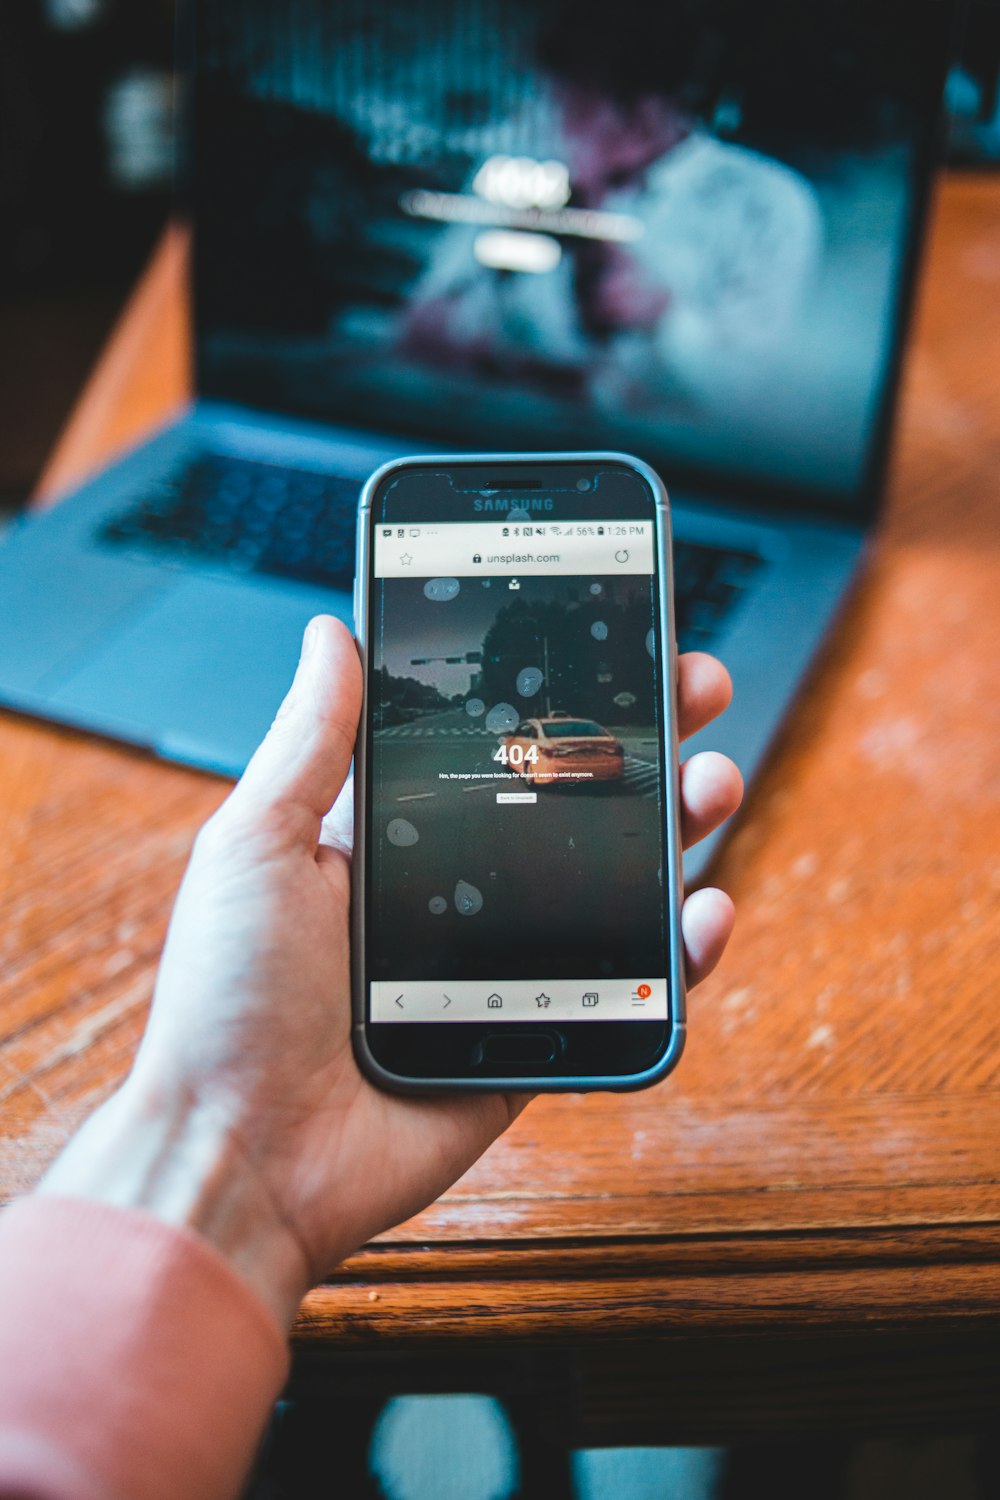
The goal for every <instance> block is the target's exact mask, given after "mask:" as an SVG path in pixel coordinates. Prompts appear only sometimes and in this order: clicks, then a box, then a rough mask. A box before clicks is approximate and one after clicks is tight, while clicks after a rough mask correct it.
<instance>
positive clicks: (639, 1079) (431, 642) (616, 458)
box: [352, 453, 685, 1092]
mask: <svg viewBox="0 0 1000 1500" xmlns="http://www.w3.org/2000/svg"><path fill="white" fill-rule="evenodd" d="M355 619H356V625H357V637H358V643H359V647H360V651H361V655H362V661H363V665H364V709H363V714H362V722H361V729H360V734H359V739H358V745H357V751H356V758H355V797H356V824H355V827H356V838H355V846H356V847H355V857H354V875H353V879H354V889H353V917H352V922H353V964H354V970H353V995H354V1043H355V1050H356V1053H357V1057H358V1060H359V1063H360V1065H361V1067H362V1068H363V1069H364V1071H365V1072H366V1073H367V1074H368V1076H369V1077H370V1078H371V1079H373V1080H374V1081H375V1082H376V1083H378V1084H379V1085H381V1086H382V1087H384V1088H386V1089H389V1090H393V1091H405V1092H430V1091H437V1090H456V1089H478V1090H487V1089H489V1090H496V1089H507V1088H517V1089H526V1090H532V1091H535V1090H574V1091H583V1090H589V1089H633V1088H642V1087H644V1086H646V1085H648V1084H651V1083H655V1082H656V1081H658V1080H659V1079H660V1078H662V1077H663V1076H664V1075H665V1074H666V1073H667V1072H669V1070H670V1069H671V1068H672V1067H673V1066H674V1065H675V1063H676V1062H677V1060H678V1058H679V1057H680V1054H681V1049H682V1047H683V1043H684V1028H685V1012H684V963H683V949H682V944H681V933H680V906H681V899H682V874H681V844H680V832H679V790H678V760H677V724H676V708H675V685H676V646H675V638H674V626H673V599H672V570H671V549H670V519H669V509H668V502H667V494H666V490H665V489H664V486H663V484H662V483H661V481H660V480H659V478H658V477H657V475H656V474H655V473H654V472H653V470H652V469H650V468H649V467H648V466H647V465H646V464H644V463H642V462H640V461H639V460H638V459H635V458H630V457H627V456H626V455H624V454H617V453H554V454H553V453H543V454H524V455H517V456H512V455H499V456H498V455H495V454H483V455H479V456H467V455H462V456H456V457H442V458H434V457H432V458H412V459H402V460H399V461H396V462H393V463H390V464H387V465H386V466H384V467H383V468H381V469H379V470H378V471H377V473H375V474H374V475H373V476H372V478H371V479H370V480H369V481H368V483H367V484H366V486H365V488H364V491H363V493H362V496H361V501H360V510H359V525H358V567H357V576H356V584H355Z"/></svg>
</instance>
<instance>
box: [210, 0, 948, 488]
mask: <svg viewBox="0 0 1000 1500" xmlns="http://www.w3.org/2000/svg"><path fill="white" fill-rule="evenodd" d="M950 13H951V7H950V6H949V5H948V4H946V3H943V0H941V3H926V0H925V3H919V4H918V3H914V0H893V3H890V0H811V3H810V4H809V5H803V4H802V3H801V0H761V3H759V4H757V5H754V6H748V5H746V4H745V0H673V3H671V0H665V3H662V4H658V5H650V4H648V3H647V0H608V3H607V4H605V5H598V4H594V3H586V0H575V3H574V0H379V3H372V0H339V3H338V4H336V5H331V4H330V3H329V0H296V3H295V4H289V3H287V0H240V4H238V5H233V4H230V3H224V0H200V5H199V6H198V9H197V23H196V24H197V73H196V148H197V149H196V153H195V158H196V186H195V193H196V215H197V235H198V257H197V280H196V287H197V307H198V355H199V384H200V388H201V393H202V394H203V395H206V396H211V397H214V398H216V399H224V400H227V401H238V402H242V403H245V404H248V405H250V406H253V407H257V408H265V409H269V410H273V411H278V412H283V413H291V414H296V415H300V416H308V417H318V418H321V419H329V420H331V421H338V422H342V423H345V424H350V425H352V426H360V427H364V428H374V429H378V430H380V431H382V432H385V433H388V434H391V435H393V436H397V437H399V438H400V440H401V442H403V443H405V439H406V437H407V436H410V435H412V436H415V437H419V438H420V439H421V440H422V441H425V442H428V441H429V442H439V443H441V444H455V445H461V446H463V447H467V448H485V449H502V450H508V449H527V450H538V449H573V448H587V449H592V448H617V449H624V450H627V451H630V452H634V453H636V454H638V455H640V456H641V457H643V458H646V459H647V460H649V461H650V462H651V463H653V464H654V466H656V467H657V468H658V469H659V470H660V471H661V472H662V473H663V474H664V475H665V477H666V478H667V480H668V482H674V481H676V478H677V477H678V476H681V477H683V478H685V479H687V481H688V482H689V483H690V482H691V481H692V480H694V481H697V480H698V479H699V478H700V479H701V480H703V481H705V482H708V481H712V482H716V483H717V482H719V481H720V480H721V481H723V483H726V482H727V481H728V486H729V488H730V489H733V490H737V489H739V487H740V486H741V485H742V486H747V485H749V486H750V487H754V486H756V487H757V488H758V489H760V487H764V488H765V489H767V490H773V492H774V494H775V496H776V497H780V496H781V495H782V494H783V493H784V494H789V493H795V494H797V495H799V496H801V495H803V493H805V494H812V495H813V496H815V497H816V499H817V500H819V499H822V500H823V501H825V502H827V503H830V502H832V503H833V504H834V505H836V506H840V507H843V509H844V510H845V512H851V513H857V512H859V511H861V510H863V509H864V508H865V505H866V504H867V503H868V502H869V501H870V499H871V493H872V486H873V477H874V476H875V475H876V472H877V469H878V459H879V453H880V449H881V439H882V436H883V433H884V429H885V425H886V419H887V415H888V409H889V404H890V399H891V389H892V386H893V384H894V377H895V371H896V366H897V355H898V344H899V337H900V329H901V323H902V313H903V307H904V303H905V302H906V300H907V298H906V289H907V283H908V280H909V271H910V268H911V263H912V259H913V255H912V251H913V243H914V239H915V236H916V233H917V229H918V223H919V219H920V205H921V202H922V197H923V180H924V178H925V177H926V172H927V166H928V153H929V141H930V139H931V136H932V131H933V126H934V122H935V116H936V110H937V104H938V97H939V95H940V89H941V82H942V78H943V74H944V67H945V61H946V55H947V45H948V40H949V31H950V24H949V23H950Z"/></svg>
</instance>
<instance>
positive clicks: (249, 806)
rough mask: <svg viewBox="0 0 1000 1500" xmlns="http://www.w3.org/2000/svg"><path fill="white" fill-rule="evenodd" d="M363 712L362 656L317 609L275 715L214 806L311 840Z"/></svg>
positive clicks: (340, 778) (345, 765) (343, 771)
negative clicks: (232, 784) (236, 777)
mask: <svg viewBox="0 0 1000 1500" xmlns="http://www.w3.org/2000/svg"><path fill="white" fill-rule="evenodd" d="M360 714H361V664H360V661H359V660H358V651H357V647H356V645H355V644H354V640H353V638H352V637H351V635H350V633H349V632H348V630H347V629H346V627H345V626H344V625H342V624H341V623H340V621H339V620H335V619H334V618H333V617H332V616H331V615H317V616H316V618H315V619H313V620H310V622H309V624H308V625H307V626H306V632H305V635H304V637H303V640H302V654H301V656H300V658H299V665H298V669H297V670H296V673H295V678H294V680H293V682H292V685H291V687H290V689H289V690H288V693H287V695H286V697H285V700H284V702H283V703H282V705H281V707H280V708H279V709H278V712H277V715H276V716H275V720H274V723H273V724H272V725H271V728H270V729H269V730H268V732H267V734H266V735H265V737H264V739H263V741H262V742H261V744H260V746H259V747H258V749H257V750H256V751H255V752H254V755H253V757H252V759H251V760H250V763H249V765H248V766H247V768H246V770H245V771H244V773H243V775H242V777H241V778H240V780H239V782H238V783H237V785H236V786H235V788H234V789H233V791H232V793H231V794H230V796H229V798H228V801H227V802H226V803H225V804H224V807H223V808H220V810H219V811H220V813H222V814H223V817H224V818H225V820H226V821H228V818H229V817H232V816H235V817H236V818H238V820H239V821H240V822H241V823H247V822H249V823H251V824H254V825H258V826H260V825H269V826H270V827H271V828H272V829H273V830H274V831H275V832H277V833H278V834H279V836H280V837H281V838H282V840H283V841H285V840H287V838H288V837H289V836H291V838H292V841H293V842H295V843H298V842H299V841H300V840H301V841H302V842H303V843H307V844H310V845H313V846H314V845H315V843H316V841H317V839H318V837H319V827H320V823H321V822H322V819H323V816H324V814H325V813H327V812H328V811H329V810H330V808H331V807H332V806H333V804H334V802H335V801H336V799H337V794H338V793H339V791H340V789H341V787H342V786H343V784H344V781H345V779H346V777H347V773H348V771H349V769H350V765H351V757H352V755H353V754H354V742H355V738H356V736H357V731H358V719H359V717H360Z"/></svg>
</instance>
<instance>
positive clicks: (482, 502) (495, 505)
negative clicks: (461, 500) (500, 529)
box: [472, 495, 552, 514]
mask: <svg viewBox="0 0 1000 1500" xmlns="http://www.w3.org/2000/svg"><path fill="white" fill-rule="evenodd" d="M472 508H473V510H479V511H483V510H502V511H508V510H523V511H527V512H528V513H529V514H530V512H531V511H533V510H534V511H539V510H551V509H552V499H551V497H550V498H547V499H544V500H541V499H539V500H527V499H521V498H520V497H519V496H515V497H514V498H513V499H511V498H510V497H509V496H507V497H502V496H499V495H498V496H497V497H496V498H495V499H494V498H493V496H492V495H491V496H489V497H488V498H486V499H476V500H473V502H472Z"/></svg>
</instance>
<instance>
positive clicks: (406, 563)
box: [399, 552, 413, 568]
mask: <svg viewBox="0 0 1000 1500" xmlns="http://www.w3.org/2000/svg"><path fill="white" fill-rule="evenodd" d="M399 560H400V562H401V563H402V564H403V567H404V568H408V567H409V566H410V563H411V562H412V561H413V558H412V556H411V555H410V553H409V552H404V553H403V555H402V557H401V558H400V559H399Z"/></svg>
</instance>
